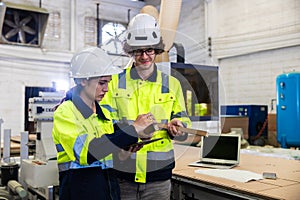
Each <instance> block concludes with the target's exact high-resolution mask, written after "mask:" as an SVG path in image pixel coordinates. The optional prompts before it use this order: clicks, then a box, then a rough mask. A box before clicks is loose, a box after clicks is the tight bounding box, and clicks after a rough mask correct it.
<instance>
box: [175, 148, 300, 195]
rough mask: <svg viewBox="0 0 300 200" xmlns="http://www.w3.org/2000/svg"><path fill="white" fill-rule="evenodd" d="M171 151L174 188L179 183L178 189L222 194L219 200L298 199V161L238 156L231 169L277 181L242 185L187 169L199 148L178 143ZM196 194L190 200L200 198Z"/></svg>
mask: <svg viewBox="0 0 300 200" xmlns="http://www.w3.org/2000/svg"><path fill="white" fill-rule="evenodd" d="M174 148H175V156H176V167H175V169H174V170H173V183H174V182H175V183H176V184H177V186H178V184H179V186H180V184H182V185H183V186H184V185H189V186H190V187H193V188H194V191H195V190H198V191H205V190H209V191H210V193H218V194H224V198H219V199H287V200H298V199H300V161H299V160H287V159H283V158H275V157H266V156H257V155H252V154H241V158H240V164H239V166H237V167H235V168H234V169H237V170H246V171H251V172H255V173H260V174H262V173H263V172H275V173H276V174H277V179H276V180H271V179H263V180H258V181H250V182H247V183H242V182H237V181H232V180H229V179H224V178H219V177H213V176H209V175H204V174H198V173H195V170H196V169H199V168H198V167H190V166H188V164H189V163H191V162H194V161H196V160H198V159H199V153H200V152H199V151H200V149H199V148H197V147H191V146H184V145H178V144H174ZM201 169H206V168H201ZM177 189H178V188H177ZM179 189H180V191H181V190H184V189H182V188H180V187H179ZM179 193H180V192H179ZM182 193H184V192H182ZM185 193H186V192H185ZM178 195H179V196H180V195H181V194H178V192H177V197H175V199H177V198H181V197H178ZM195 195H197V194H193V198H194V199H199V198H197V197H196V196H195ZM208 196H209V195H208ZM217 196H219V195H217ZM225 197H226V198H225ZM233 197H236V198H233ZM189 198H190V197H189ZM190 199H191V198H190ZM200 199H201V198H200ZM207 199H208V198H207ZM212 199H213V198H212Z"/></svg>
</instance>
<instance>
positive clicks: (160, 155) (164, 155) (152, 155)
mask: <svg viewBox="0 0 300 200" xmlns="http://www.w3.org/2000/svg"><path fill="white" fill-rule="evenodd" d="M130 158H131V159H136V153H133V154H131V156H130ZM172 158H174V150H173V149H172V150H170V151H168V152H149V151H148V153H147V160H168V159H172Z"/></svg>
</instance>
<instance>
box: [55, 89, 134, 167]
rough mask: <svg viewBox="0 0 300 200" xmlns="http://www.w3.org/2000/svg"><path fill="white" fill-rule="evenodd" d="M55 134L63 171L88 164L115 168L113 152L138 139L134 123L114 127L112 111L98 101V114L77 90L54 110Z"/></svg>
mask: <svg viewBox="0 0 300 200" xmlns="http://www.w3.org/2000/svg"><path fill="white" fill-rule="evenodd" d="M124 131H125V132H126V133H127V132H128V134H125V132H124ZM104 134H106V135H105V137H102V136H103V135H104ZM52 135H53V141H54V143H55V145H56V149H57V162H58V168H59V171H60V172H62V171H65V170H69V169H80V168H87V167H101V168H102V169H106V168H111V167H112V166H113V162H112V154H111V153H113V152H118V151H119V149H120V148H124V147H126V146H128V145H130V144H133V143H135V142H137V133H136V131H135V128H134V127H133V126H127V127H126V128H123V130H114V126H113V123H112V120H110V113H109V111H107V110H106V109H101V107H100V105H99V104H98V103H97V102H96V113H94V112H93V111H92V110H91V109H90V108H89V107H88V106H87V105H86V104H85V103H84V102H83V101H82V99H81V98H80V97H79V96H78V95H76V94H75V93H74V95H73V97H72V98H70V99H69V100H66V101H65V102H63V103H62V104H61V105H59V106H58V108H57V110H56V111H55V112H54V121H53V130H52Z"/></svg>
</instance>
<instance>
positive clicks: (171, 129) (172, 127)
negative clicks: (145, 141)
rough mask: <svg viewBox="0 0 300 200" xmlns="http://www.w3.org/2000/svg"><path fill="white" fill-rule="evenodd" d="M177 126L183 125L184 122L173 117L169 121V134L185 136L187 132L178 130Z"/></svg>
mask: <svg viewBox="0 0 300 200" xmlns="http://www.w3.org/2000/svg"><path fill="white" fill-rule="evenodd" d="M176 126H180V127H183V124H182V122H181V121H180V120H178V119H172V120H171V121H170V122H169V123H168V132H169V134H170V135H171V136H173V137H175V136H183V135H184V134H185V133H183V132H182V131H179V130H177V128H176Z"/></svg>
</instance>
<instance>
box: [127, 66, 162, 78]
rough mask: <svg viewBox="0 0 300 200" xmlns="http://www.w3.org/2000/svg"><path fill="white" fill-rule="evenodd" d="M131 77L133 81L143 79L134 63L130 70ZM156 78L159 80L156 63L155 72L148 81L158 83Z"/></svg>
mask: <svg viewBox="0 0 300 200" xmlns="http://www.w3.org/2000/svg"><path fill="white" fill-rule="evenodd" d="M130 77H131V79H134V80H137V79H142V78H141V77H140V76H139V74H138V73H137V70H136V67H135V65H134V63H133V65H132V67H131V68H130ZM156 78H157V66H156V64H155V63H154V71H153V73H152V74H151V76H150V77H149V78H148V79H147V80H148V81H151V82H156Z"/></svg>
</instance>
